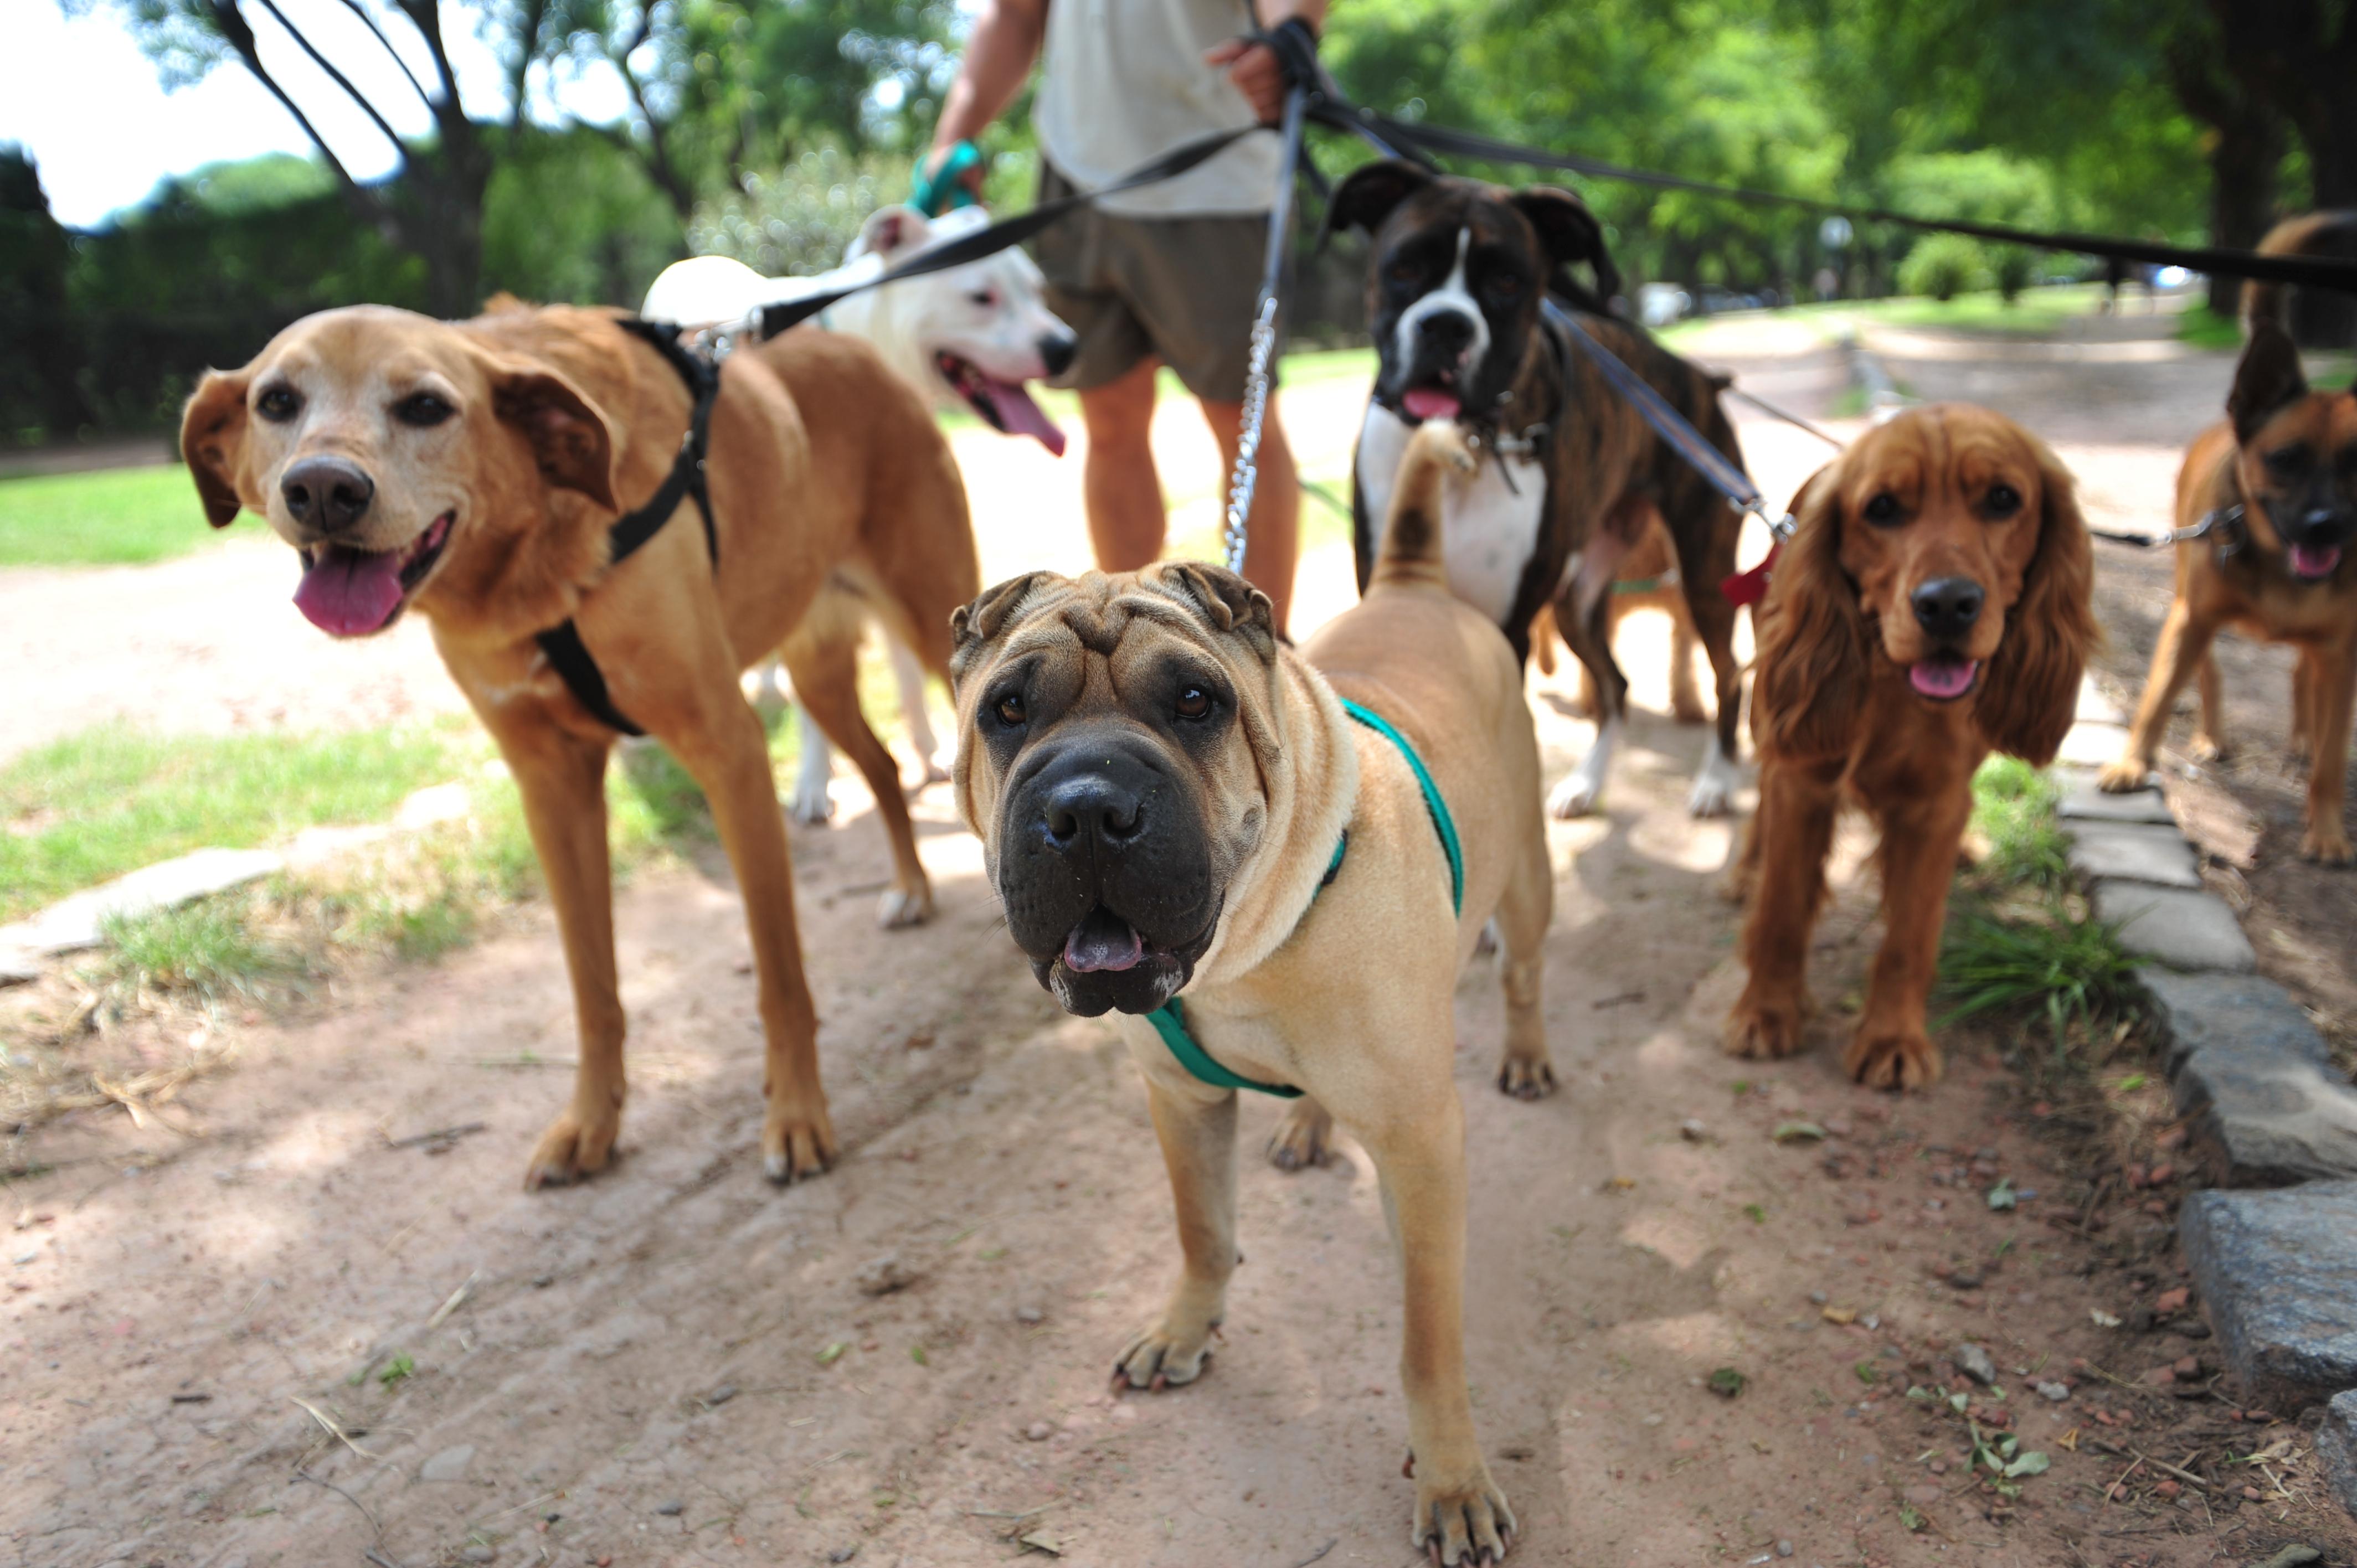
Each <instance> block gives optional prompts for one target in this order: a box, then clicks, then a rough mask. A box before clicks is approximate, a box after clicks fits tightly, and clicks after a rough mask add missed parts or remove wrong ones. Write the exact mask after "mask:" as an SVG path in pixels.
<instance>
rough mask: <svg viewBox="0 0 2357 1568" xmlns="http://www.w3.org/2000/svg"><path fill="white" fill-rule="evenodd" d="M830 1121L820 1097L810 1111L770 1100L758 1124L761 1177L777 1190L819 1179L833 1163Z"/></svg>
mask: <svg viewBox="0 0 2357 1568" xmlns="http://www.w3.org/2000/svg"><path fill="white" fill-rule="evenodd" d="M834 1155H835V1148H834V1122H833V1121H832V1120H831V1119H830V1118H829V1117H828V1115H827V1113H826V1101H825V1100H824V1099H823V1098H821V1099H820V1100H819V1101H818V1103H817V1106H816V1107H815V1108H814V1109H813V1108H810V1107H804V1106H792V1105H784V1104H780V1103H779V1102H778V1101H776V1100H772V1101H770V1110H769V1114H768V1115H767V1116H765V1117H764V1118H763V1119H762V1122H761V1174H762V1175H763V1176H768V1177H769V1178H770V1181H772V1182H774V1183H775V1184H777V1185H778V1186H780V1187H788V1186H791V1185H792V1184H793V1183H795V1182H797V1181H801V1180H802V1179H804V1178H805V1177H808V1176H821V1175H823V1174H824V1173H825V1171H826V1168H827V1167H828V1166H829V1165H833V1164H834Z"/></svg>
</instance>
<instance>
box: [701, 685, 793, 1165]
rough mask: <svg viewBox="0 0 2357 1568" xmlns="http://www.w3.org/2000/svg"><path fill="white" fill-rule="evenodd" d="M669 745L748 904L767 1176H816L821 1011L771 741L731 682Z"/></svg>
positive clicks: (714, 693)
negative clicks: (798, 919)
mask: <svg viewBox="0 0 2357 1568" xmlns="http://www.w3.org/2000/svg"><path fill="white" fill-rule="evenodd" d="M662 738H663V741H664V743H665V744H666V745H668V746H671V748H672V750H673V753H674V754H675V755H677V757H679V760H680V765H681V766H682V767H683V768H686V769H687V770H688V772H689V773H690V774H691V775H693V776H694V779H695V781H696V782H697V783H698V784H700V785H702V786H703V787H704V793H705V798H706V799H707V800H710V801H711V802H712V820H713V824H714V825H715V826H716V827H717V828H718V829H719V830H720V842H721V843H722V845H723V846H724V847H725V848H726V850H727V851H728V860H729V864H730V865H733V866H734V867H735V868H736V871H737V890H738V892H739V893H740V894H741V895H742V897H744V900H745V926H746V929H747V931H748V934H749V935H750V936H751V938H752V941H753V972H754V974H755V975H756V976H757V977H758V979H759V983H760V992H761V1033H762V1035H763V1036H764V1037H765V1041H766V1044H767V1047H768V1051H767V1055H766V1057H765V1058H764V1060H763V1064H762V1074H761V1095H762V1098H763V1100H764V1101H766V1102H767V1107H768V1109H767V1112H766V1114H765V1115H764V1116H763V1118H762V1122H761V1166H762V1169H763V1171H764V1172H765V1173H766V1174H767V1175H768V1176H769V1178H770V1180H771V1181H773V1182H779V1183H785V1182H790V1181H792V1180H794V1179H795V1178H796V1177H798V1176H816V1175H817V1174H818V1173H819V1172H821V1171H823V1170H824V1169H826V1167H827V1166H828V1165H831V1164H833V1163H834V1153H835V1145H834V1122H833V1121H831V1120H830V1119H829V1118H828V1115H827V1109H826V1090H825V1089H824V1088H823V1087H822V1086H821V1084H820V1082H819V1073H818V1010H817V1008H816V1007H815V1006H813V1004H812V1002H811V993H810V982H809V981H808V980H807V979H806V978H805V977H804V976H803V973H802V935H801V932H800V931H799V930H797V929H796V928H795V924H794V879H793V869H792V865H791V862H790V861H789V860H788V858H787V852H786V824H785V818H784V816H783V814H782V813H781V812H780V811H779V810H778V786H777V780H776V779H775V777H774V776H773V775H772V774H771V773H770V751H769V745H768V737H767V736H764V735H763V734H762V731H761V721H760V720H759V718H757V717H756V716H755V715H754V713H753V710H752V709H751V708H750V707H748V706H747V705H746V703H744V702H743V701H741V700H740V699H739V698H738V696H737V691H736V686H735V682H728V683H727V684H726V685H725V686H719V685H716V687H715V689H714V690H713V691H712V692H711V693H709V697H708V701H705V702H701V703H697V704H696V705H695V707H694V710H693V712H692V716H690V717H689V718H688V719H687V722H686V723H684V724H683V725H679V726H677V727H676V728H674V729H673V730H672V731H671V732H670V733H667V734H665V735H664V736H663V737H662Z"/></svg>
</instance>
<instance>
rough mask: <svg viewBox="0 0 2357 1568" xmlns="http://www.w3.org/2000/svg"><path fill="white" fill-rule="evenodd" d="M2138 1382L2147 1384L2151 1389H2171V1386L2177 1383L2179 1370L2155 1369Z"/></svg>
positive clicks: (2169, 1368) (2170, 1368) (2168, 1368)
mask: <svg viewBox="0 0 2357 1568" xmlns="http://www.w3.org/2000/svg"><path fill="white" fill-rule="evenodd" d="M2136 1381H2138V1382H2140V1383H2143V1384H2146V1385H2147V1386H2148V1387H2151V1388H2156V1389H2165V1388H2167V1387H2169V1384H2171V1383H2173V1382H2175V1381H2177V1369H2176V1368H2174V1367H2155V1368H2153V1369H2151V1370H2150V1371H2147V1373H2145V1375H2144V1376H2143V1377H2141V1378H2138V1379H2137V1380H2136Z"/></svg>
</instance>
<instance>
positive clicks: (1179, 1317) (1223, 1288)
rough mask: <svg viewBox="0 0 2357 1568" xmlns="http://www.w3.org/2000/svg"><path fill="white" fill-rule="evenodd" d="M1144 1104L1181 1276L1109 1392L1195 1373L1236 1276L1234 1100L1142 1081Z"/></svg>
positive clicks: (1126, 1354) (1117, 1365) (1157, 1385)
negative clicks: (1166, 1191) (1173, 1212)
mask: <svg viewBox="0 0 2357 1568" xmlns="http://www.w3.org/2000/svg"><path fill="white" fill-rule="evenodd" d="M1146 1098H1147V1101H1148V1104H1149V1106H1150V1108H1151V1109H1152V1111H1153V1113H1154V1135H1155V1136H1156V1137H1157V1139H1159V1140H1160V1141H1161V1144H1162V1163H1163V1165H1165V1166H1166V1167H1168V1170H1169V1172H1170V1197H1171V1201H1172V1202H1173V1203H1174V1204H1175V1205H1176V1206H1177V1208H1178V1211H1179V1252H1180V1254H1181V1256H1182V1257H1183V1259H1184V1262H1185V1269H1186V1272H1185V1273H1183V1274H1182V1275H1181V1276H1180V1278H1179V1288H1178V1289H1176V1290H1174V1291H1172V1292H1171V1293H1170V1300H1169V1303H1168V1305H1165V1306H1164V1307H1163V1309H1162V1316H1161V1318H1160V1319H1159V1320H1158V1321H1157V1322H1156V1324H1155V1325H1154V1326H1152V1327H1151V1328H1148V1329H1147V1330H1146V1332H1145V1333H1143V1334H1141V1335H1139V1336H1138V1337H1136V1338H1135V1339H1133V1340H1131V1341H1130V1342H1129V1344H1128V1346H1127V1348H1125V1349H1124V1350H1123V1351H1122V1353H1121V1359H1119V1360H1117V1361H1116V1362H1114V1369H1113V1376H1114V1387H1115V1388H1119V1387H1120V1386H1121V1385H1122V1384H1124V1383H1127V1384H1128V1386H1129V1387H1131V1388H1133V1389H1155V1390H1160V1389H1162V1388H1163V1387H1165V1386H1166V1385H1169V1384H1176V1383H1191V1382H1193V1381H1194V1380H1196V1379H1197V1378H1198V1377H1200V1376H1201V1375H1202V1371H1203V1362H1204V1360H1205V1359H1206V1358H1207V1357H1208V1356H1209V1355H1210V1354H1211V1331H1212V1330H1213V1329H1216V1328H1217V1327H1219V1326H1220V1318H1221V1315H1222V1313H1223V1312H1224V1311H1225V1310H1226V1304H1227V1296H1228V1280H1229V1279H1230V1277H1231V1276H1232V1275H1233V1274H1234V1273H1235V1272H1236V1096H1235V1091H1234V1090H1227V1091H1225V1092H1224V1093H1221V1094H1219V1095H1216V1096H1213V1095H1209V1094H1203V1093H1197V1092H1191V1091H1189V1090H1186V1089H1167V1088H1165V1087H1163V1086H1162V1085H1160V1084H1158V1083H1156V1082H1154V1081H1153V1080H1152V1079H1150V1078H1149V1079H1147V1086H1146Z"/></svg>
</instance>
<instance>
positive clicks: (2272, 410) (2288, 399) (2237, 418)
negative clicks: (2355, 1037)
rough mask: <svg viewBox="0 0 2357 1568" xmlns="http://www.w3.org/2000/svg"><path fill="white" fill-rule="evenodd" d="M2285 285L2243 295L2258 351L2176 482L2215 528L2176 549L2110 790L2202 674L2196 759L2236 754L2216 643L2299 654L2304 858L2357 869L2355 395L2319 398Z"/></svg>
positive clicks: (2265, 248) (2130, 771) (2325, 220)
mask: <svg viewBox="0 0 2357 1568" xmlns="http://www.w3.org/2000/svg"><path fill="white" fill-rule="evenodd" d="M2352 225H2357V213H2346V212H2340V213H2335V212H2319V213H2311V214H2310V215H2309V216H2308V217H2306V218H2298V219H2294V220H2291V221H2290V222H2287V223H2284V224H2281V225H2279V226H2277V228H2276V231H2274V232H2273V233H2271V234H2269V235H2268V236H2267V237H2266V241H2265V242H2263V243H2262V244H2261V245H2260V247H2259V249H2260V251H2261V252H2262V253H2265V254H2273V255H2286V254H2296V253H2298V252H2303V251H2306V250H2309V249H2311V248H2313V247H2314V246H2315V245H2317V244H2318V243H2319V242H2322V241H2325V240H2327V239H2329V238H2330V237H2331V236H2333V235H2334V234H2336V233H2339V232H2341V231H2346V230H2347V229H2349V228H2351V227H2352ZM2281 296H2282V290H2281V289H2280V287H2278V286H2276V285H2267V284H2250V285H2246V286H2245V288H2244V325H2245V326H2247V327H2248V328H2249V329H2250V335H2251V336H2250V342H2249V344H2248V345H2247V346H2246V347H2245V348H2244V350H2243V358H2242V360H2241V362H2240V363H2239V364H2237V365H2236V366H2235V367H2234V387H2233V392H2230V393H2228V394H2227V398H2226V414H2227V418H2226V423H2224V424H2219V425H2214V426H2212V428H2210V429H2208V430H2205V431H2203V432H2202V433H2201V435H2199V436H2196V437H2195V438H2194V442H2193V445H2192V446H2190V447H2188V448H2187V449H2186V453H2185V465H2184V467H2182V468H2181V469H2180V470H2179V473H2178V476H2177V524H2178V527H2179V529H2180V530H2189V529H2192V528H2195V527H2197V526H2199V525H2200V524H2201V521H2203V520H2204V519H2211V520H2213V521H2212V525H2211V527H2210V528H2209V530H2208V532H2205V533H2203V534H2202V535H2201V537H2198V538H2189V539H2184V540H2182V541H2180V542H2179V544H2178V546H2177V596H2176V597H2175V598H2174V599H2173V600H2172V601H2171V602H2170V604H2169V618H2168V619H2167V620H2166V621H2165V622H2163V623H2162V625H2161V628H2160V639H2159V640H2158V642H2157V643H2155V644H2154V646H2153V650H2152V672H2151V674H2149V675H2148V676H2147V677H2146V679H2145V686H2144V700H2143V701H2142V702H2141V703H2138V704H2137V705H2136V723H2135V725H2134V726H2133V727H2131V729H2130V730H2129V732H2128V744H2127V749H2126V752H2124V753H2123V754H2122V756H2121V757H2120V759H2119V760H2118V761H2117V762H2115V763H2114V764H2112V766H2111V767H2109V768H2105V769H2104V774H2103V777H2102V779H2100V780H2099V782H2100V783H2101V784H2102V786H2103V788H2104V789H2111V790H2126V789H2142V788H2143V787H2144V786H2145V785H2146V784H2147V782H2148V781H2149V780H2150V779H2151V775H2152V764H2153V757H2154V755H2155V754H2156V753H2157V752H2158V750H2159V748H2160V741H2161V736H2162V735H2163V734H2164V733H2165V732H2166V731H2167V730H2168V728H2169V714H2170V713H2171V712H2173V711H2174V710H2175V708H2176V706H2177V697H2178V693H2180V692H2182V691H2183V690H2184V689H2185V682H2187V680H2188V679H2190V678H2196V677H2197V676H2198V679H2199V682H2200V686H2201V726H2200V727H2199V728H2198V729H2196V730H2195V731H2194V734H2193V743H2192V746H2191V747H2190V750H2191V752H2192V754H2193V755H2194V756H2195V757H2198V758H2200V759H2201V760H2203V761H2208V760H2210V759H2212V758H2213V757H2217V756H2219V755H2220V754H2221V752H2222V750H2223V749H2224V744H2223V743H2224V736H2225V729H2224V725H2222V722H2221V720H2222V711H2221V710H2222V704H2221V702H2220V693H2219V689H2218V670H2217V666H2216V664H2215V662H2214V661H2212V659H2211V657H2210V643H2211V639H2212V638H2214V637H2216V636H2217V635H2218V633H2219V632H2220V631H2221V630H2222V629H2225V628H2233V629H2235V630H2238V631H2243V632H2246V633H2248V634H2250V635H2252V636H2254V637H2258V638H2262V639H2266V641H2269V642H2285V643H2289V644H2291V645H2292V647H2293V648H2295V649H2297V650H2298V660H2299V661H2298V664H2297V665H2295V666H2294V668H2293V672H2292V724H2291V744H2292V751H2293V753H2294V754H2295V755H2297V756H2300V757H2305V758H2306V759H2307V761H2308V763H2309V777H2308V813H2307V822H2306V824H2305V831H2304V832H2302V833H2301V835H2300V841H2299V853H2300V855H2301V857H2302V858H2303V859H2307V860H2319V861H2322V862H2323V863H2324V864H2326V865H2349V864H2350V863H2351V862H2352V861H2357V850H2352V848H2351V846H2350V842H2349V829H2348V825H2347V822H2346V805H2345V800H2344V798H2343V793H2342V791H2343V788H2344V785H2345V783H2346V780H2347V778H2348V768H2349V731H2350V710H2351V706H2352V702H2357V549H2352V548H2351V546H2352V544H2357V393H2352V392H2348V391H2342V392H2313V391H2310V390H2309V384H2308V378H2307V376H2306V375H2305V374H2303V373H2302V371H2301V370H2300V364H2299V351H2298V349H2296V348H2295V347H2294V346H2293V344H2292V340H2291V337H2290V335H2289V334H2288V333H2287V332H2286V331H2285V330H2284V328H2283V324H2282V319H2281V314H2280V312H2281V304H2282V298H2281Z"/></svg>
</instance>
